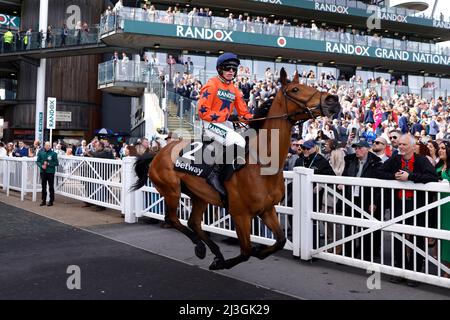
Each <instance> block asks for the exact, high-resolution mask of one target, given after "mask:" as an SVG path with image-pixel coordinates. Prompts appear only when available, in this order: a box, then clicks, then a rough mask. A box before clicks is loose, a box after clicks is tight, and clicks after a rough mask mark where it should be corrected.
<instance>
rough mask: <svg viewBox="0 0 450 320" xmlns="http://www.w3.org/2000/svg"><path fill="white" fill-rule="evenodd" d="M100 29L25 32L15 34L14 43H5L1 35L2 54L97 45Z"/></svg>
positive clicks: (95, 27)
mask: <svg viewBox="0 0 450 320" xmlns="http://www.w3.org/2000/svg"><path fill="white" fill-rule="evenodd" d="M99 31H100V30H99V27H98V26H94V27H90V28H89V30H88V31H83V30H66V32H64V31H63V29H53V30H52V32H51V33H47V32H44V33H40V32H27V33H25V32H23V33H21V34H20V36H18V35H17V33H16V32H13V35H14V38H13V42H12V43H10V44H8V43H5V41H4V39H3V35H0V37H1V39H2V41H1V48H0V50H1V51H0V53H13V52H21V51H29V50H39V49H52V48H53V49H54V48H65V47H74V46H84V45H92V44H97V43H98V42H99Z"/></svg>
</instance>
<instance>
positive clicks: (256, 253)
mask: <svg viewBox="0 0 450 320" xmlns="http://www.w3.org/2000/svg"><path fill="white" fill-rule="evenodd" d="M265 248H266V246H264V245H258V246H256V247H252V253H251V255H252V256H253V257H256V258H258V259H259V260H264V258H265V257H264V254H263V250H264V249H265Z"/></svg>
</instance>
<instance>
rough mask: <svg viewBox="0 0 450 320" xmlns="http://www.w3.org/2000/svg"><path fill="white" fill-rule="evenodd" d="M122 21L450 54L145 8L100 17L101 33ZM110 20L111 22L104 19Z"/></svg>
mask: <svg viewBox="0 0 450 320" xmlns="http://www.w3.org/2000/svg"><path fill="white" fill-rule="evenodd" d="M124 20H135V21H147V22H156V23H166V24H176V25H186V26H193V27H201V28H213V29H221V30H232V31H239V32H246V33H259V34H266V35H273V36H285V37H292V38H300V39H308V40H317V41H331V42H336V43H344V44H353V45H364V46H371V47H377V48H383V49H395V50H404V51H409V52H419V53H429V54H441V55H444V56H450V47H448V46H440V45H437V44H431V43H424V42H415V41H403V40H400V39H393V38H384V37H376V36H367V35H354V34H351V33H347V32H335V31H325V30H320V29H317V30H316V29H313V28H307V27H303V26H291V25H274V24H264V23H263V22H262V21H253V22H247V21H240V20H236V19H228V18H222V17H203V16H192V15H190V14H186V13H176V14H168V13H167V12H166V11H162V10H157V11H154V12H149V11H144V10H143V9H140V8H129V7H125V8H123V9H122V10H121V11H119V12H118V13H117V15H114V16H113V15H108V16H105V15H103V16H102V19H101V21H102V27H101V32H100V36H101V35H103V34H106V33H109V32H111V31H113V30H121V29H123V23H124ZM107 21H112V23H110V22H107ZM105 22H106V23H105Z"/></svg>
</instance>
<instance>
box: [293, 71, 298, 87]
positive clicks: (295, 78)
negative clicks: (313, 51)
mask: <svg viewBox="0 0 450 320" xmlns="http://www.w3.org/2000/svg"><path fill="white" fill-rule="evenodd" d="M292 82H293V83H295V84H300V78H299V75H298V70H297V71H295V76H294V80H292Z"/></svg>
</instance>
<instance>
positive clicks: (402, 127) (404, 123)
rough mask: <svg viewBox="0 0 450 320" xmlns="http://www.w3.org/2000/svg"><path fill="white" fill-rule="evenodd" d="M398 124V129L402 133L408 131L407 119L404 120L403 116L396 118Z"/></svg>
mask: <svg viewBox="0 0 450 320" xmlns="http://www.w3.org/2000/svg"><path fill="white" fill-rule="evenodd" d="M398 126H399V128H400V130H402V133H403V134H406V133H408V132H409V129H408V120H406V118H405V117H403V116H402V117H400V119H399V120H398Z"/></svg>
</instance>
